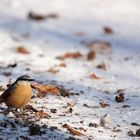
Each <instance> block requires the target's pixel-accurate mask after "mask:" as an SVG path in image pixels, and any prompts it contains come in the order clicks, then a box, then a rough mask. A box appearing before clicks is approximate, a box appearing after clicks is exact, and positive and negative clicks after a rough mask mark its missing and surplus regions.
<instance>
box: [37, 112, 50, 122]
mask: <svg viewBox="0 0 140 140" xmlns="http://www.w3.org/2000/svg"><path fill="white" fill-rule="evenodd" d="M36 118H37V119H39V120H40V119H42V118H47V119H48V118H50V115H49V114H48V113H46V112H44V111H43V110H39V111H38V112H36Z"/></svg>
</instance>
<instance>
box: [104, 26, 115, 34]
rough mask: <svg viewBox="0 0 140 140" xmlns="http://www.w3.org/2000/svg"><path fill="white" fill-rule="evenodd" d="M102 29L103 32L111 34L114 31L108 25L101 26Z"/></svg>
mask: <svg viewBox="0 0 140 140" xmlns="http://www.w3.org/2000/svg"><path fill="white" fill-rule="evenodd" d="M103 31H104V33H105V34H113V33H114V31H113V30H112V28H111V27H109V26H106V27H104V28H103Z"/></svg>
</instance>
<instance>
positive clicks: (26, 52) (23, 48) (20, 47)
mask: <svg viewBox="0 0 140 140" xmlns="http://www.w3.org/2000/svg"><path fill="white" fill-rule="evenodd" d="M16 49H17V52H18V53H21V54H29V51H28V50H27V49H26V48H25V47H23V46H19V47H17V48H16Z"/></svg>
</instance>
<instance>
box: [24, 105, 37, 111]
mask: <svg viewBox="0 0 140 140" xmlns="http://www.w3.org/2000/svg"><path fill="white" fill-rule="evenodd" d="M24 109H27V110H32V111H33V112H38V110H37V109H35V108H33V106H32V105H26V106H25V108H24Z"/></svg>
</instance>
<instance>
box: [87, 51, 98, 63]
mask: <svg viewBox="0 0 140 140" xmlns="http://www.w3.org/2000/svg"><path fill="white" fill-rule="evenodd" d="M95 58H96V53H95V51H90V52H88V54H87V59H88V60H89V61H91V60H94V59H95Z"/></svg>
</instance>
